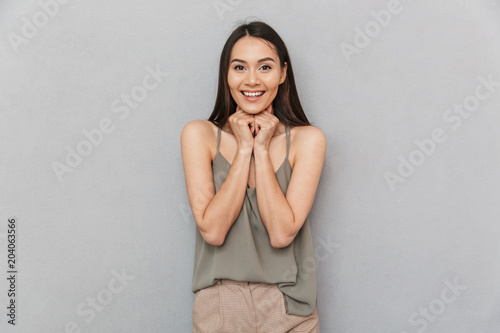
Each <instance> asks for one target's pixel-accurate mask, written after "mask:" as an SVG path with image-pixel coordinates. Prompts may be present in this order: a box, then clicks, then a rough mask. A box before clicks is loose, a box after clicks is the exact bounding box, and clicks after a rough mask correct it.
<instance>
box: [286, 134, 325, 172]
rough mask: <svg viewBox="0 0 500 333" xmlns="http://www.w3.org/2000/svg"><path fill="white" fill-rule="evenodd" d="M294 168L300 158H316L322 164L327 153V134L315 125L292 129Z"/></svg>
mask: <svg viewBox="0 0 500 333" xmlns="http://www.w3.org/2000/svg"><path fill="white" fill-rule="evenodd" d="M290 155H291V160H292V162H291V166H292V169H293V168H294V167H295V165H296V163H297V161H298V160H304V159H305V160H311V159H312V160H316V161H317V162H318V163H319V162H321V163H320V164H322V163H323V162H322V161H324V158H325V155H326V136H325V134H324V133H323V131H322V130H321V129H319V128H318V127H315V126H313V125H307V126H295V127H292V129H291V131H290Z"/></svg>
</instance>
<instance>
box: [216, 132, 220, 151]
mask: <svg viewBox="0 0 500 333" xmlns="http://www.w3.org/2000/svg"><path fill="white" fill-rule="evenodd" d="M219 141H220V127H218V129H217V152H219Z"/></svg>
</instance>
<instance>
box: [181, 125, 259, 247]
mask: <svg viewBox="0 0 500 333" xmlns="http://www.w3.org/2000/svg"><path fill="white" fill-rule="evenodd" d="M211 136H213V132H212V128H211V125H210V124H208V123H207V121H205V120H194V121H191V122H189V123H188V124H186V125H185V126H184V128H183V129H182V133H181V153H182V162H183V165H184V176H185V180H186V190H187V195H188V199H189V204H190V206H191V210H192V212H193V217H194V219H195V221H196V224H197V226H198V228H199V230H200V233H201V235H202V236H203V239H205V241H206V242H207V243H209V244H211V245H215V246H220V245H222V244H223V243H224V240H225V238H226V235H227V233H228V231H229V229H230V228H231V226H232V225H233V223H234V221H235V220H236V218H237V217H238V215H239V213H240V211H241V207H242V205H243V201H244V199H245V195H246V187H247V179H248V173H249V170H250V158H251V155H252V148H251V147H250V148H248V147H241V148H240V147H239V148H238V150H237V152H236V155H235V156H234V159H233V161H232V163H231V168H230V169H229V173H228V175H227V177H226V180H225V181H224V183H223V184H222V186H221V187H220V189H219V191H217V193H215V188H214V182H213V173H212V165H211V164H212V158H211V151H210V147H209V145H208V144H207V138H210V137H211Z"/></svg>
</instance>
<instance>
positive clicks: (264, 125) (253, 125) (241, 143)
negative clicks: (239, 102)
mask: <svg viewBox="0 0 500 333" xmlns="http://www.w3.org/2000/svg"><path fill="white" fill-rule="evenodd" d="M271 111H272V103H271V104H270V105H269V106H268V107H267V108H266V109H264V110H263V111H261V112H259V113H257V114H250V113H247V112H245V111H243V110H242V109H241V108H240V107H239V106H236V112H235V113H233V114H232V115H231V116H229V119H228V120H229V125H230V126H231V130H232V131H233V135H234V137H235V139H236V142H237V143H238V147H239V148H243V149H245V148H248V149H251V150H252V151H257V150H268V149H269V143H270V142H271V138H272V137H273V135H274V131H275V130H276V127H277V126H278V123H279V119H278V118H277V117H276V116H274V115H273V114H272V113H271Z"/></svg>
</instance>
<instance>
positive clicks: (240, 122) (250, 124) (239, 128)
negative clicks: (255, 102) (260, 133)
mask: <svg viewBox="0 0 500 333" xmlns="http://www.w3.org/2000/svg"><path fill="white" fill-rule="evenodd" d="M228 120H229V125H230V126H231V131H232V132H233V135H234V138H235V139H236V143H237V144H238V149H242V150H247V149H248V150H250V151H253V146H254V142H255V139H254V136H253V134H252V133H253V131H254V126H255V120H254V115H252V114H249V113H247V112H245V111H243V110H242V109H241V108H240V107H239V106H236V112H235V113H233V114H232V115H230V116H229V118H228Z"/></svg>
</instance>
